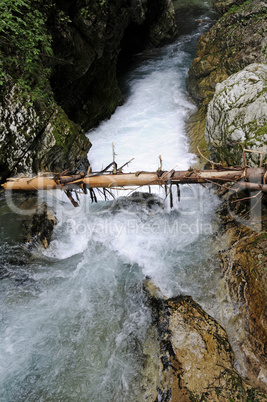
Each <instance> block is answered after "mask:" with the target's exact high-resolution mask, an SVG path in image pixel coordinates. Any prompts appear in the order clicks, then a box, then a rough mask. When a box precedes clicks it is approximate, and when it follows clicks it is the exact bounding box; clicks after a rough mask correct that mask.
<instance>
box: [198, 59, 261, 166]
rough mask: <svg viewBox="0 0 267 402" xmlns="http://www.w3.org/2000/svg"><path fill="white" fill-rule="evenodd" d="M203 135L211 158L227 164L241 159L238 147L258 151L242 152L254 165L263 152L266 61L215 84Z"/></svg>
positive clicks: (237, 162)
mask: <svg viewBox="0 0 267 402" xmlns="http://www.w3.org/2000/svg"><path fill="white" fill-rule="evenodd" d="M205 139H206V141H207V143H208V145H209V148H210V150H211V158H212V159H213V160H215V161H217V162H220V161H224V162H226V163H227V164H228V165H232V166H233V165H240V164H242V163H244V161H243V156H242V149H241V147H240V146H239V145H238V143H240V144H242V145H243V146H244V147H245V148H246V149H250V150H252V151H258V152H261V151H262V149H263V144H264V145H265V148H264V155H263V156H261V154H258V153H248V152H247V153H246V158H247V161H248V165H249V166H255V167H258V166H259V163H260V159H261V158H262V160H263V161H264V160H265V159H266V155H267V65H266V64H251V65H249V66H247V67H246V68H244V69H243V70H241V71H240V72H238V73H236V74H233V75H231V76H230V77H229V78H227V79H226V80H225V81H223V82H222V83H220V84H217V85H216V90H215V94H214V97H213V99H212V101H211V102H210V103H209V105H208V111H207V116H206V126H205Z"/></svg>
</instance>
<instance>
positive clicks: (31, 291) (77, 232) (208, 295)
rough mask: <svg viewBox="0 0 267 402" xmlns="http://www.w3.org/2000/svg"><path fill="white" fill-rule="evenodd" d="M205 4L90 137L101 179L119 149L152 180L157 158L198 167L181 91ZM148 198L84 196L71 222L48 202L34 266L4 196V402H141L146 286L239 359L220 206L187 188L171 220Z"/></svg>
mask: <svg viewBox="0 0 267 402" xmlns="http://www.w3.org/2000/svg"><path fill="white" fill-rule="evenodd" d="M205 4H206V3H204V2H202V5H203V10H202V12H203V15H202V14H199V15H198V16H195V17H194V18H195V20H197V19H201V20H202V23H201V24H199V25H198V24H197V22H196V23H195V26H196V28H195V30H194V31H193V32H192V33H190V34H188V35H184V36H181V37H180V38H179V39H178V40H177V42H175V43H173V44H171V45H169V46H166V47H164V48H162V49H156V50H155V49H154V50H150V51H147V52H146V53H144V54H142V55H138V56H136V57H135V58H134V60H133V66H132V69H131V71H129V72H128V73H127V74H126V75H125V77H123V79H122V87H123V91H124V94H125V99H126V100H125V104H124V105H123V106H121V107H119V108H118V109H117V111H116V113H115V114H114V115H113V116H112V117H111V119H110V120H108V121H105V122H103V123H102V124H101V125H100V126H99V127H98V128H96V129H95V130H92V131H90V132H89V133H88V137H89V138H90V140H91V142H92V144H93V147H92V149H91V151H90V153H89V159H90V162H91V163H92V166H93V170H97V169H101V167H102V166H103V167H105V166H106V165H108V164H109V163H110V162H111V160H112V145H111V144H112V142H114V145H115V150H116V154H117V156H116V161H117V162H118V165H119V166H120V165H123V164H124V163H125V162H127V161H128V160H130V159H131V158H135V159H134V160H133V161H132V162H131V163H130V164H129V166H127V167H125V169H124V171H136V170H149V171H152V170H156V169H157V168H158V167H159V159H158V155H159V154H160V155H161V156H162V160H163V169H166V170H167V169H172V168H176V169H187V168H188V167H189V166H190V165H191V164H192V163H193V162H194V155H192V154H190V153H189V151H188V141H187V138H186V133H185V121H186V118H187V117H188V115H189V113H192V111H193V110H194V108H195V106H194V105H193V103H192V102H191V100H190V99H189V97H188V95H187V93H186V89H185V80H186V75H187V71H188V68H189V66H190V63H191V62H192V59H193V57H194V52H195V47H196V43H197V39H198V37H199V35H200V34H201V32H203V31H204V30H205V29H207V24H209V23H210V18H211V16H212V14H211V12H210V6H209V5H205ZM138 191H140V190H139V189H138ZM144 191H148V189H145V190H144ZM152 191H153V193H154V194H155V195H150V196H149V197H148V198H144V199H141V201H140V198H141V196H139V202H137V201H136V198H133V197H131V194H130V197H128V198H127V197H126V196H125V194H124V193H122V192H118V193H117V194H116V197H117V200H116V201H112V200H110V201H105V200H103V199H102V200H101V195H98V197H99V202H98V203H97V204H91V203H90V198H89V196H81V200H80V202H81V205H80V208H76V209H75V210H74V208H73V207H72V205H71V204H70V203H69V201H68V200H67V199H66V198H64V197H63V195H62V193H61V192H57V191H56V192H51V193H44V194H42V192H40V193H39V197H40V199H41V200H42V199H44V200H46V201H47V202H48V204H49V205H51V207H53V209H54V210H55V212H56V217H57V220H58V225H57V226H56V228H55V232H54V237H53V240H52V242H51V244H50V246H49V248H48V249H47V250H45V251H44V250H40V249H39V248H38V247H37V248H36V249H35V250H34V252H33V255H32V256H31V258H30V260H29V259H28V257H27V256H25V253H24V250H23V248H22V247H21V245H20V244H21V243H20V242H21V230H20V225H21V221H22V220H23V219H24V216H22V215H18V214H16V213H15V212H14V205H15V204H16V203H19V202H20V200H21V196H16V195H14V197H13V198H12V200H10V199H7V200H6V199H5V198H4V197H3V196H2V198H1V199H0V214H1V226H0V236H1V243H0V251H1V255H2V257H1V263H0V264H1V265H0V273H1V277H2V279H1V281H0V297H1V310H0V322H1V329H0V337H1V338H0V361H1V364H0V401H1V402H2V401H3V402H4V401H8V402H11V401H12V402H13V401H64V402H65V401H93V402H103V401H114V402H115V401H116V402H117V401H142V400H143V396H142V395H143V394H142V389H141V387H140V382H141V381H142V378H141V374H142V367H143V364H144V361H145V356H144V355H143V343H144V341H145V339H146V337H147V331H148V328H149V325H150V323H151V312H150V309H149V308H148V306H147V304H146V296H145V293H144V291H143V281H144V279H145V278H147V277H149V278H150V279H151V281H152V282H153V283H154V284H155V285H156V286H157V287H158V288H159V289H160V291H161V292H162V294H163V295H164V296H166V297H173V296H177V295H180V294H183V295H191V296H192V297H193V298H194V300H196V301H197V302H198V303H200V304H201V306H202V307H203V308H204V309H205V310H206V311H207V312H208V313H210V314H212V316H213V317H215V318H216V319H217V320H219V322H220V323H222V324H223V325H224V326H225V328H226V329H227V331H228V335H229V337H230V339H231V341H232V343H233V346H234V347H235V344H234V339H236V340H237V339H238V313H237V312H235V311H234V310H233V308H232V306H231V303H229V302H228V298H227V295H226V294H224V281H223V279H222V275H221V272H220V267H219V266H216V264H215V263H214V258H213V254H212V253H213V252H214V251H216V249H219V248H223V241H224V240H223V239H222V238H221V237H220V236H219V235H218V233H217V230H218V222H217V221H216V219H215V215H214V211H215V208H216V207H217V206H218V204H219V201H218V199H217V198H216V196H215V195H214V194H213V192H212V191H209V190H208V189H206V190H205V189H203V188H202V187H201V186H191V187H189V186H184V187H182V189H181V201H180V202H178V200H177V197H174V208H173V209H172V210H171V209H170V207H169V199H168V198H167V199H166V200H164V198H165V195H164V193H163V192H162V190H161V189H158V188H155V189H153V190H152ZM16 197H17V198H16ZM118 197H119V198H118ZM10 206H11V209H10V208H9V207H10ZM241 336H242V334H240V337H241ZM236 342H237V341H236ZM236 347H237V346H236ZM241 360H242V359H241ZM240 364H241V365H242V362H241V363H240V361H239V366H240Z"/></svg>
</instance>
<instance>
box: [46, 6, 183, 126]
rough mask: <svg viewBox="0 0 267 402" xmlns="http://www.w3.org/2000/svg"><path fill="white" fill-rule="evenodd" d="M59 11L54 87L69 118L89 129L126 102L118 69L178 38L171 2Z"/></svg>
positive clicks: (54, 20) (53, 24) (54, 19)
mask: <svg viewBox="0 0 267 402" xmlns="http://www.w3.org/2000/svg"><path fill="white" fill-rule="evenodd" d="M56 8H57V12H56V13H54V12H53V13H51V16H50V20H49V25H50V30H51V33H52V37H53V43H54V45H53V51H54V54H55V56H56V57H57V59H58V60H59V62H57V61H56V60H54V62H53V63H52V76H51V83H52V88H53V91H54V93H55V96H56V100H57V102H58V103H59V104H60V105H61V106H62V107H63V109H64V110H65V111H66V113H67V114H68V116H69V117H70V118H71V119H72V120H73V121H75V122H76V123H78V124H80V125H81V126H82V127H83V128H85V129H89V128H91V127H93V126H94V125H96V124H98V123H99V122H100V121H101V120H103V119H106V118H109V117H110V116H111V114H112V113H113V112H114V110H115V109H116V107H117V106H118V105H119V104H121V103H122V102H123V99H122V94H121V91H120V89H119V86H118V82H117V69H122V68H123V65H124V64H125V63H129V60H130V58H131V55H132V54H133V53H134V52H137V51H139V52H140V51H141V50H143V49H144V48H145V47H147V46H160V45H162V44H165V43H167V42H169V41H171V40H172V39H173V38H174V36H175V35H176V25H175V20H174V8H173V5H172V2H171V1H170V0H157V1H156V2H155V1H151V0H148V1H147V0H141V1H136V0H131V1H129V2H125V1H123V0H116V1H103V2H99V1H89V2H87V1H84V0H81V1H77V0H76V1H74V2H66V3H63V2H61V1H57V2H56ZM63 16H64V18H63ZM119 54H120V58H119V65H118V56H119ZM60 60H61V61H60ZM63 61H65V63H64V62H63Z"/></svg>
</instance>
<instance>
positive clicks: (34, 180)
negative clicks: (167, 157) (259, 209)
mask: <svg viewBox="0 0 267 402" xmlns="http://www.w3.org/2000/svg"><path fill="white" fill-rule="evenodd" d="M266 172H267V171H266V168H246V169H245V168H240V169H235V168H232V169H231V168H229V169H220V170H194V169H189V170H186V171H174V170H172V171H163V172H162V171H158V172H136V173H117V174H114V173H106V174H101V173H99V174H98V173H92V174H89V175H84V174H75V175H72V176H68V175H65V176H60V175H55V176H52V175H51V176H47V175H43V176H42V175H38V176H35V177H18V178H10V179H7V182H6V183H4V184H2V187H3V188H4V189H5V190H21V191H32V190H51V189H52V190H53V189H63V190H66V191H67V190H77V189H80V188H82V189H84V188H109V189H114V188H117V187H126V186H138V187H140V186H145V185H149V186H151V185H166V184H185V183H219V184H223V183H227V182H229V183H233V182H239V184H240V185H241V186H242V187H243V188H246V189H248V190H250V189H251V190H253V191H255V190H259V191H260V190H261V191H263V192H267V184H266V176H267V173H266ZM240 180H242V181H240Z"/></svg>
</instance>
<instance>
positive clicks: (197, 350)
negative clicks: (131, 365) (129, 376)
mask: <svg viewBox="0 0 267 402" xmlns="http://www.w3.org/2000/svg"><path fill="white" fill-rule="evenodd" d="M150 288H151V285H149V286H148V284H146V290H147V292H149V291H150ZM150 301H151V305H152V308H153V311H154V314H153V317H154V321H155V323H156V326H157V329H158V334H159V343H160V348H159V350H160V363H158V365H157V364H156V363H155V359H153V357H152V358H151V357H150V360H151V361H152V362H153V366H152V367H154V370H153V371H151V370H150V371H147V370H145V373H147V374H148V380H149V384H148V387H147V388H146V387H144V392H145V396H146V399H145V400H148V401H150V400H151V401H155V400H160V401H177V402H178V401H179V402H185V401H186V402H190V401H198V400H203V401H204V400H206V401H222V402H224V401H228V400H229V401H230V400H240V401H247V400H250V399H249V398H258V399H255V400H258V401H261V400H262V401H263V400H265V396H264V393H263V392H262V391H261V390H260V389H255V388H254V387H253V386H252V385H251V384H249V383H248V382H247V381H246V380H245V379H243V378H242V377H241V376H240V375H239V373H238V372H237V371H236V370H235V368H234V354H233V352H232V349H231V346H230V344H229V341H228V337H227V334H226V332H225V330H224V329H223V328H222V327H221V326H220V325H219V324H218V323H217V322H216V321H215V320H214V319H213V318H212V317H211V316H210V315H208V314H207V313H206V312H205V311H204V310H203V309H202V308H201V306H199V305H198V304H197V303H195V302H194V300H193V299H192V298H191V297H190V296H179V297H175V298H172V299H162V298H160V297H159V292H156V291H155V290H152V294H151V297H150ZM151 349H152V350H153V351H154V352H155V350H156V348H151ZM146 353H149V351H148V350H146ZM156 370H158V375H157V376H155V372H156ZM151 383H152V384H154V388H155V387H156V389H157V399H155V390H154V393H153V392H152V390H151V385H152V384H151ZM152 389H153V387H152ZM147 390H149V392H150V395H151V397H149V395H147ZM153 398H154V399H153ZM251 400H254V399H251Z"/></svg>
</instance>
